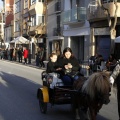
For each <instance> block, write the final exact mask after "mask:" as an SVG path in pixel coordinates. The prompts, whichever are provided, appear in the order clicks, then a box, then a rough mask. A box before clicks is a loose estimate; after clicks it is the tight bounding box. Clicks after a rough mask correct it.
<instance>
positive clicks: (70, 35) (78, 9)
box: [62, 0, 90, 62]
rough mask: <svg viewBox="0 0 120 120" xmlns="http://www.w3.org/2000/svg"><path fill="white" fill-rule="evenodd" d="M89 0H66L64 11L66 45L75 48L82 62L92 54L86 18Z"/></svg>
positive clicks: (63, 22) (75, 53) (74, 51)
mask: <svg viewBox="0 0 120 120" xmlns="http://www.w3.org/2000/svg"><path fill="white" fill-rule="evenodd" d="M88 3H89V2H88V0H86V1H83V0H64V11H63V12H62V24H63V36H64V47H66V46H69V47H71V48H72V49H73V53H74V55H75V56H76V57H77V58H78V60H79V61H80V62H82V61H84V60H88V58H89V55H90V51H89V50H90V48H89V46H90V27H89V22H88V21H87V20H86V13H87V12H86V8H87V6H88Z"/></svg>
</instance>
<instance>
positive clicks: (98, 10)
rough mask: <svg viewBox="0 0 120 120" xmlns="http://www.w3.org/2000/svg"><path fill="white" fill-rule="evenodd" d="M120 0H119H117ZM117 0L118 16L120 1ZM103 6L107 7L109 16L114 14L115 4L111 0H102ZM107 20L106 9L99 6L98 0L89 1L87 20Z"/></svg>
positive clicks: (118, 14)
mask: <svg viewBox="0 0 120 120" xmlns="http://www.w3.org/2000/svg"><path fill="white" fill-rule="evenodd" d="M119 1H120V0H119ZM119 1H117V6H118V10H117V17H120V12H119V11H120V2H119ZM102 4H103V6H104V7H105V8H106V9H108V11H109V14H110V17H114V16H115V10H116V6H115V4H114V2H113V0H103V2H102ZM105 19H106V20H107V14H106V11H105V10H104V9H103V8H102V7H100V6H99V4H98V1H92V2H90V3H89V5H88V8H87V20H88V21H99V20H105Z"/></svg>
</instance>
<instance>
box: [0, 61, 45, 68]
mask: <svg viewBox="0 0 120 120" xmlns="http://www.w3.org/2000/svg"><path fill="white" fill-rule="evenodd" d="M0 60H2V61H7V62H11V63H15V64H21V65H25V66H28V67H33V68H37V69H42V70H46V68H43V67H39V66H36V61H35V59H31V64H24V62H22V63H19V61H18V60H17V61H10V60H5V59H0Z"/></svg>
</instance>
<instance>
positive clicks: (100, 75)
mask: <svg viewBox="0 0 120 120" xmlns="http://www.w3.org/2000/svg"><path fill="white" fill-rule="evenodd" d="M110 88H111V86H110V82H109V76H108V75H107V74H106V73H105V72H97V73H93V74H92V75H91V76H90V77H89V78H88V80H87V81H86V82H85V83H84V85H83V87H82V90H83V91H85V93H86V94H87V95H88V96H89V97H90V99H91V100H92V101H93V100H96V102H98V103H101V104H108V103H109V102H110V98H109V97H110Z"/></svg>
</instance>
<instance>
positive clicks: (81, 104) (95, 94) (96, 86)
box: [73, 72, 111, 120]
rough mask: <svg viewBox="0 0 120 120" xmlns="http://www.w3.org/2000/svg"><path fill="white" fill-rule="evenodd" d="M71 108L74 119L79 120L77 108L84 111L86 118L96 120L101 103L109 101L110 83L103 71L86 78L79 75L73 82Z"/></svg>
mask: <svg viewBox="0 0 120 120" xmlns="http://www.w3.org/2000/svg"><path fill="white" fill-rule="evenodd" d="M73 88H74V90H75V91H76V92H75V94H74V95H73V108H74V110H75V114H76V120H80V115H79V110H82V111H84V113H85V116H86V120H96V116H97V113H98V112H99V110H100V109H101V108H102V105H103V104H108V103H109V102H110V99H109V96H110V90H111V85H110V81H109V76H108V74H106V73H105V72H96V73H93V74H92V75H90V76H89V77H88V79H87V78H85V77H83V76H81V77H79V79H78V80H76V81H75V82H74V84H73Z"/></svg>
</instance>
